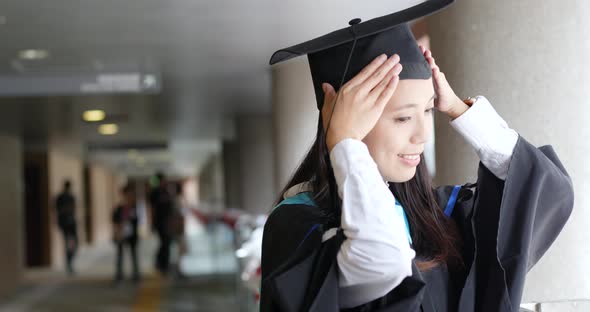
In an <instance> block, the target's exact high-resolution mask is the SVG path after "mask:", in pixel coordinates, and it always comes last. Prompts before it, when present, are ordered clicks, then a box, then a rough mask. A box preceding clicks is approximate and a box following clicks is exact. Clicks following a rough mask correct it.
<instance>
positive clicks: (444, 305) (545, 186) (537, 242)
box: [260, 137, 573, 312]
mask: <svg viewBox="0 0 590 312" xmlns="http://www.w3.org/2000/svg"><path fill="white" fill-rule="evenodd" d="M453 189H454V187H453V186H443V187H439V188H437V189H436V191H435V195H436V197H437V201H438V203H439V206H440V207H446V206H447V204H448V202H449V199H450V198H451V197H452V196H451V195H452V191H453ZM455 195H458V196H457V198H456V201H455V200H454V199H453V200H452V201H453V202H454V205H453V210H452V213H451V214H450V217H451V218H452V219H453V220H454V221H455V222H456V224H457V226H458V229H459V232H460V234H461V235H462V238H463V247H462V256H463V261H464V263H465V268H463V269H462V270H461V271H452V270H448V269H447V267H446V266H444V265H441V266H438V267H436V268H434V269H432V270H430V271H427V272H420V271H419V270H418V269H417V267H416V264H415V263H413V274H412V276H409V277H407V278H406V279H404V280H403V281H402V283H401V284H400V285H398V286H397V287H396V288H394V289H393V290H392V291H390V292H389V293H388V294H386V295H385V296H383V297H381V298H378V299H376V300H374V301H372V302H369V303H367V304H364V305H362V306H359V307H356V308H353V309H348V310H349V311H387V312H393V311H427V312H430V311H461V312H467V311H484V312H485V311H518V310H519V306H520V301H521V298H522V292H523V288H524V282H525V276H526V273H527V272H528V271H529V270H530V269H531V267H532V266H533V265H534V264H535V263H537V261H538V260H539V259H540V258H541V256H542V255H543V254H544V253H545V252H546V251H547V249H548V248H549V247H550V245H551V244H552V243H553V241H554V240H555V239H556V237H557V235H558V234H559V233H560V231H561V230H562V228H563V226H564V225H565V223H566V221H567V219H568V217H569V216H570V214H571V211H572V208H573V188H572V184H571V180H570V178H569V175H568V173H567V172H566V170H565V169H564V167H563V165H562V164H561V162H560V161H559V159H558V157H557V155H556V154H555V152H554V150H553V148H552V147H551V146H543V147H540V148H536V147H534V146H533V145H531V144H530V143H529V142H527V141H526V140H525V139H523V138H522V137H519V139H518V142H517V144H516V146H515V148H514V152H513V155H512V159H511V162H510V168H509V170H508V175H507V178H506V180H505V181H504V180H500V179H498V178H497V177H496V176H495V175H494V174H492V173H491V172H490V171H489V170H488V169H487V168H486V167H485V166H484V165H483V164H481V163H480V165H479V169H478V179H477V182H476V183H475V184H474V185H473V184H472V185H469V184H466V185H464V186H461V188H460V189H459V192H458V194H455ZM453 197H454V196H453ZM322 220H323V218H322V215H321V214H320V211H319V209H318V208H317V207H315V206H314V205H313V203H309V202H301V201H299V202H298V201H287V202H284V203H283V204H281V205H280V206H279V207H277V208H276V209H275V210H274V211H273V212H272V213H271V215H270V216H269V218H268V221H267V223H266V225H265V228H264V236H263V243H262V282H261V302H260V310H261V311H262V312H269V311H322V312H327V311H339V310H340V309H339V304H338V267H337V261H336V255H337V253H338V250H339V248H340V245H341V244H342V242H343V241H344V240H345V239H346V238H345V237H344V235H343V234H342V232H341V231H337V232H336V234H335V235H332V236H331V237H330V238H329V239H326V238H327V236H326V235H327V234H326V232H327V231H328V230H329V229H327V228H326V225H325V224H322ZM332 231H333V230H332ZM323 236H324V238H323Z"/></svg>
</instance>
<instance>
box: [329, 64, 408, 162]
mask: <svg viewBox="0 0 590 312" xmlns="http://www.w3.org/2000/svg"><path fill="white" fill-rule="evenodd" d="M399 61H400V58H399V56H398V55H397V54H394V55H393V56H391V57H389V58H387V56H386V55H385V54H382V55H380V56H379V57H377V58H376V59H375V60H373V61H372V62H371V63H370V64H369V65H367V66H366V67H365V68H363V70H361V72H360V73H358V74H357V75H356V76H355V77H354V78H352V79H351V80H350V81H348V82H347V83H346V84H344V85H343V86H342V88H340V91H339V93H340V95H339V96H337V94H336V91H335V90H334V87H332V86H331V85H330V84H328V83H324V84H323V85H322V88H323V89H324V106H323V108H322V121H323V124H324V130H326V131H327V133H326V144H327V145H328V150H330V151H331V150H332V148H333V147H334V146H335V145H336V144H338V142H340V141H342V140H344V139H348V138H352V139H356V140H362V139H364V138H365V136H367V134H368V133H369V132H370V131H371V130H372V129H373V127H375V124H376V123H377V121H378V120H379V118H380V117H381V114H382V113H383V109H384V108H385V105H387V103H388V102H389V100H390V99H391V97H392V96H393V93H394V92H395V89H396V88H397V85H398V83H399V73H400V72H401V71H402V65H401V64H400V63H399ZM336 99H337V102H336ZM334 107H336V108H335V109H334ZM330 116H331V117H330ZM330 118H331V121H330ZM328 123H329V125H330V126H329V128H328V129H326V127H327V126H328Z"/></svg>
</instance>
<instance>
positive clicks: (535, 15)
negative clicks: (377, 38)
mask: <svg viewBox="0 0 590 312" xmlns="http://www.w3.org/2000/svg"><path fill="white" fill-rule="evenodd" d="M589 15H590V2H588V1H585V0H570V1H558V0H547V1H535V0H522V1H510V0H497V1H486V0H471V1H457V2H456V3H455V4H454V5H453V6H452V7H451V8H450V9H448V10H445V11H443V12H441V13H440V14H436V15H434V16H432V17H431V18H430V19H429V21H428V22H429V29H430V37H431V40H432V41H431V44H432V50H433V54H434V56H435V57H436V58H437V61H438V63H439V65H440V66H441V68H442V70H443V71H444V72H445V73H446V74H447V77H448V79H449V81H450V83H451V85H452V86H453V87H454V89H455V91H456V92H457V94H458V95H459V96H460V97H462V98H463V97H466V96H470V95H478V94H481V95H485V96H486V97H488V99H489V100H490V101H491V103H492V104H493V105H494V107H495V108H496V110H497V111H498V113H499V114H500V115H501V116H502V117H504V119H506V121H507V122H508V124H509V125H510V126H511V127H512V128H514V129H515V130H517V131H518V132H519V133H520V134H521V135H522V136H523V137H525V138H526V139H527V140H528V141H529V142H531V143H533V144H535V145H544V144H551V145H553V147H554V148H555V150H556V152H557V154H558V155H559V156H560V159H561V160H562V162H563V163H564V166H565V167H566V168H567V169H568V171H569V173H570V175H571V176H572V179H573V181H574V188H575V193H576V201H575V208H574V212H573V214H572V216H571V218H570V221H569V223H568V225H567V226H566V228H565V230H564V231H563V232H562V234H561V236H560V237H559V238H558V240H557V242H556V243H555V244H554V245H553V247H552V248H551V249H550V250H549V252H548V253H547V254H546V255H545V257H544V258H543V259H542V260H541V261H540V263H538V264H537V266H535V267H534V268H533V270H532V271H531V272H530V273H529V275H528V279H527V287H526V291H525V294H524V302H548V301H551V302H553V304H552V306H551V311H564V310H563V309H561V310H560V309H556V308H555V305H556V304H557V305H559V302H560V301H566V300H574V299H583V300H584V299H586V300H587V299H590V279H589V278H588V277H589V276H590V266H588V263H589V262H590V256H589V255H590V244H588V242H587V241H588V231H587V229H588V228H589V227H590V210H589V209H587V208H588V207H589V206H590V195H589V194H588V190H589V189H590V162H589V161H588V160H587V158H588V155H589V154H590V127H588V121H589V117H590V99H589V98H588V95H587V88H588V85H590V75H588V73H587V68H588V66H589V65H590V61H588V55H590V37H589V36H588V35H587V33H588V31H589V30H590V19H588V16H589ZM439 117H440V118H438V119H437V120H436V121H437V127H436V132H437V151H436V152H437V171H438V174H437V182H439V183H445V184H449V183H453V184H454V183H460V182H465V181H468V180H473V179H474V178H475V176H476V167H477V162H478V159H477V157H476V154H475V153H474V152H473V151H472V150H471V148H470V147H469V146H467V144H465V143H464V142H463V140H462V139H461V138H460V137H459V136H458V135H457V134H456V133H454V131H453V130H452V129H451V128H450V127H449V126H448V118H446V117H441V116H439ZM541 307H543V304H541ZM580 307H581V305H580ZM543 311H545V309H544V308H543ZM567 311H581V310H580V309H573V310H569V308H568V310H567Z"/></svg>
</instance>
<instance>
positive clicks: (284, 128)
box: [272, 57, 319, 196]
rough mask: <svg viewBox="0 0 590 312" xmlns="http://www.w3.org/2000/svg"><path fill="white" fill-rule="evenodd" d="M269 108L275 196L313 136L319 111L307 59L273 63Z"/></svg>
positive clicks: (287, 179)
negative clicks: (272, 132) (270, 112)
mask: <svg viewBox="0 0 590 312" xmlns="http://www.w3.org/2000/svg"><path fill="white" fill-rule="evenodd" d="M272 110H273V130H274V147H275V149H274V150H275V168H276V174H275V177H276V182H277V183H276V184H275V193H276V195H278V192H279V191H280V190H281V189H282V188H283V187H284V186H285V184H286V183H287V182H288V181H289V179H290V178H291V176H292V175H293V173H294V170H295V169H296V168H297V166H298V165H299V164H300V163H301V161H302V160H303V157H305V155H306V154H307V152H308V151H309V148H310V147H311V144H312V143H313V141H314V140H315V136H316V131H317V123H318V117H319V111H318V109H317V104H316V100H315V93H314V90H313V82H312V80H311V73H310V71H309V65H308V62H307V58H305V57H298V58H295V59H292V60H290V61H287V62H285V63H280V64H277V65H274V66H273V68H272ZM276 195H275V196H276Z"/></svg>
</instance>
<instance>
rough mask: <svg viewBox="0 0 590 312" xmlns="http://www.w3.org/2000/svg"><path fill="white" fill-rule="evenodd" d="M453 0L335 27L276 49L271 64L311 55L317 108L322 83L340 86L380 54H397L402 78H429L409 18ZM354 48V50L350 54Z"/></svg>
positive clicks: (428, 1) (321, 98) (433, 1)
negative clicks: (329, 31)
mask: <svg viewBox="0 0 590 312" xmlns="http://www.w3.org/2000/svg"><path fill="white" fill-rule="evenodd" d="M453 1H454V0H426V1H423V2H421V3H420V4H417V5H415V6H412V7H410V8H407V9H404V10H402V11H398V12H395V13H392V14H389V15H385V16H382V17H378V18H374V19H371V20H368V21H366V22H363V23H360V19H354V20H352V21H350V23H349V24H350V27H347V28H343V29H340V30H336V31H334V32H331V33H329V34H327V35H324V36H321V37H319V38H316V39H313V40H310V41H307V42H304V43H301V44H298V45H295V46H292V47H289V48H285V49H281V50H279V51H277V52H275V53H274V54H273V55H272V57H271V59H270V64H271V65H272V64H276V63H279V62H282V61H286V60H288V59H291V58H293V57H296V56H300V55H303V54H307V55H308V59H309V66H310V69H311V75H312V80H313V85H314V89H315V94H316V99H317V105H318V108H320V109H321V107H322V105H323V102H324V91H323V90H322V83H324V82H327V83H329V84H331V85H332V86H334V88H336V90H338V89H339V88H340V86H341V84H344V83H346V82H347V81H349V80H350V79H352V78H353V77H354V76H355V75H356V74H358V73H359V72H360V71H361V69H363V68H364V67H365V66H366V65H367V64H369V63H370V62H371V61H372V60H373V59H375V58H376V57H377V56H379V55H381V54H387V55H388V56H391V55H393V54H396V53H397V54H398V55H399V56H400V63H401V64H402V65H403V70H402V72H401V73H400V79H428V78H430V76H431V70H430V67H429V65H428V63H427V62H426V59H425V58H424V56H423V55H422V53H421V52H420V49H419V48H418V45H417V44H416V39H415V38H414V36H413V35H412V32H411V30H410V26H409V24H408V22H410V21H412V20H414V19H417V18H419V17H423V16H427V15H429V14H432V13H434V12H436V11H438V10H440V9H442V8H444V7H446V6H448V5H449V4H451V3H452V2H453ZM351 52H352V54H351Z"/></svg>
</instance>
